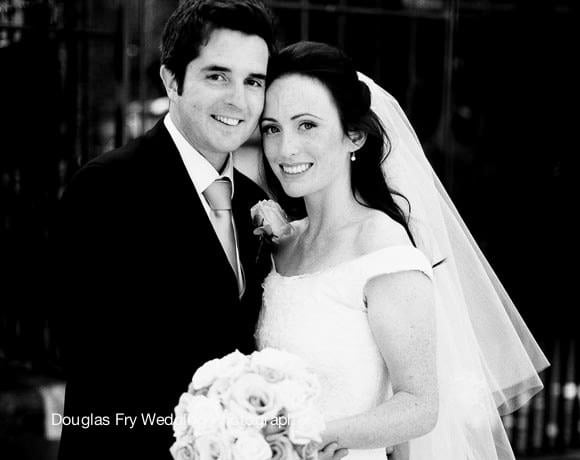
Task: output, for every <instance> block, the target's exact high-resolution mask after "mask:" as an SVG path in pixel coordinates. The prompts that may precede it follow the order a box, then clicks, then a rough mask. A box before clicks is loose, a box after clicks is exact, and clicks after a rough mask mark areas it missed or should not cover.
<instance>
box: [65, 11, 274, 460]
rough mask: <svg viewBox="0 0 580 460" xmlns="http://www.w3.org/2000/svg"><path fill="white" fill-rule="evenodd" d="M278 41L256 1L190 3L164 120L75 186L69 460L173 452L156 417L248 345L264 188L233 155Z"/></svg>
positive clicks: (69, 272) (71, 191) (68, 299)
mask: <svg viewBox="0 0 580 460" xmlns="http://www.w3.org/2000/svg"><path fill="white" fill-rule="evenodd" d="M273 48H274V45H273V30H272V19H271V16H270V14H269V12H268V11H267V9H266V8H265V7H264V5H263V4H262V3H261V2H260V1H259V0H236V1H228V0H193V1H185V2H183V3H182V4H181V5H180V6H179V7H178V9H177V10H176V11H175V13H174V14H173V15H172V16H171V18H170V19H169V21H168V23H167V25H166V28H165V31H164V34H163V39H162V59H161V62H162V66H161V78H162V80H163V83H164V85H165V89H166V90H167V95H168V97H169V100H170V108H169V114H168V115H167V116H166V117H165V118H164V119H163V120H161V121H160V122H159V123H157V125H156V126H155V127H154V128H153V129H152V130H151V131H149V132H148V133H146V134H145V135H144V136H142V137H141V138H138V139H136V140H135V141H133V142H131V143H129V144H128V145H126V146H123V147H121V148H119V149H117V150H114V151H112V152H109V153H106V154H103V155H101V156H99V157H98V158H97V159H95V160H93V161H92V162H90V163H89V164H88V165H86V166H85V167H84V168H82V169H81V170H80V171H79V172H78V173H77V175H76V176H75V177H74V178H73V180H72V181H71V183H70V184H69V187H68V189H67V191H66V193H65V195H64V196H63V200H62V203H61V204H62V206H61V212H62V218H61V225H60V231H59V238H58V243H59V244H58V250H59V252H58V257H59V258H60V260H61V261H62V262H63V277H62V279H63V280H64V281H63V284H64V286H63V288H62V289H61V292H64V293H65V294H64V295H63V296H62V299H61V300H62V301H63V304H64V305H65V306H66V307H67V308H66V312H65V314H64V315H63V321H62V328H63V331H64V332H63V336H64V337H65V341H64V357H65V364H66V366H67V369H68V380H67V391H66V402H65V418H64V422H65V423H64V427H63V435H62V442H61V449H60V457H59V458H60V459H61V460H78V459H81V458H82V459H97V458H98V459H99V460H102V459H104V458H106V459H117V458H118V459H121V458H122V459H127V458H151V459H163V458H170V454H169V447H170V446H171V444H172V429H171V426H170V424H169V425H163V423H164V422H165V421H167V419H165V420H160V419H156V420H155V421H153V422H151V420H152V417H155V416H163V417H167V416H170V415H172V413H173V408H174V406H175V405H176V404H177V402H178V399H179V396H180V394H181V393H182V392H184V391H186V390H187V386H188V383H189V382H190V380H191V376H192V374H193V372H194V371H195V369H196V368H197V367H199V366H200V365H201V364H202V363H204V362H205V361H207V360H209V359H213V358H217V357H221V356H223V355H225V354H227V353H229V352H232V351H234V350H235V349H239V350H240V351H242V352H250V351H251V350H252V348H253V332H254V327H255V323H256V320H257V313H258V311H259V307H260V303H261V302H260V294H261V291H260V283H261V280H262V278H263V276H264V274H265V271H267V269H268V267H267V266H264V265H263V264H256V258H257V255H258V254H257V252H258V241H257V239H256V237H254V236H253V235H252V228H251V218H250V207H251V206H252V205H254V204H255V203H256V202H257V201H258V200H260V199H264V198H265V195H264V193H263V192H262V191H261V190H260V189H259V187H258V186H256V185H255V184H254V183H253V182H251V181H250V180H249V179H247V178H246V177H244V176H243V175H241V174H240V173H239V172H237V171H236V170H234V169H233V163H232V157H231V152H232V151H233V150H236V149H237V148H238V147H240V145H242V143H244V142H245V141H246V140H247V139H248V138H249V137H250V135H251V133H252V132H253V131H254V129H255V127H256V125H257V122H258V117H259V116H260V113H261V111H262V107H263V103H264V85H265V76H266V68H267V61H268V56H269V53H271V52H272V51H273ZM230 207H231V209H232V210H231V211H230V210H229V208H230ZM83 417H84V419H83ZM83 420H84V421H85V422H86V423H84V424H83V423H82V422H83Z"/></svg>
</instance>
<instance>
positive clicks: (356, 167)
mask: <svg viewBox="0 0 580 460" xmlns="http://www.w3.org/2000/svg"><path fill="white" fill-rule="evenodd" d="M284 75H303V76H306V77H310V78H314V79H316V80H318V81H319V82H321V83H322V84H323V85H324V86H325V87H326V88H327V89H328V90H329V92H330V94H331V96H332V99H333V101H334V103H335V105H336V107H337V109H338V113H339V117H340V121H341V124H342V128H343V130H344V132H345V133H348V132H351V131H360V132H363V133H365V134H366V136H367V138H366V142H365V143H364V145H363V147H361V148H360V149H359V150H358V151H357V153H356V161H353V162H352V163H351V166H352V169H351V188H352V193H353V195H354V197H355V199H356V200H357V201H358V202H359V203H360V204H362V205H363V206H367V207H369V208H373V209H377V210H379V211H382V212H384V213H385V214H387V215H388V216H389V217H390V218H391V219H393V220H394V221H396V222H398V223H399V224H401V225H402V226H403V228H404V229H405V231H406V232H407V235H409V238H410V239H411V242H412V243H413V245H414V246H416V244H415V239H414V238H413V235H412V234H411V231H410V229H409V223H408V218H407V215H405V213H404V212H403V210H402V209H401V208H400V207H399V205H398V204H397V203H396V202H395V200H394V198H393V196H394V195H396V196H399V197H401V198H403V199H404V200H405V201H406V202H407V204H408V206H409V211H410V204H409V201H408V200H407V199H406V198H405V197H404V196H403V195H401V194H400V193H398V192H396V191H395V190H392V189H390V188H389V186H388V185H387V182H386V179H385V177H384V175H383V170H382V168H381V164H382V163H383V161H385V159H386V158H387V156H388V154H389V152H390V148H391V144H390V141H389V138H388V136H387V134H386V132H385V128H384V127H383V125H382V123H381V121H380V120H379V118H378V117H377V115H376V114H375V113H374V112H373V111H372V110H371V96H370V91H369V88H368V86H367V85H366V84H365V83H363V82H361V81H359V79H358V76H357V73H356V70H355V68H354V66H353V64H352V62H351V60H350V59H349V58H348V57H347V56H346V55H345V54H344V53H343V52H342V51H340V50H339V49H337V48H334V47H332V46H329V45H326V44H324V43H317V42H298V43H296V44H294V45H290V46H288V47H286V48H284V49H283V50H282V51H280V53H278V54H277V55H275V56H272V57H271V58H270V61H269V63H268V73H267V78H266V86H267V87H269V86H270V85H271V84H272V82H274V80H277V79H279V78H280V77H283V76H284ZM264 168H265V176H266V177H265V178H266V183H267V185H268V187H269V189H270V191H271V192H272V194H273V195H274V198H275V199H276V200H277V201H278V202H279V203H280V205H281V206H282V207H283V208H284V209H285V210H286V212H287V213H288V215H289V216H290V217H291V218H293V219H299V218H302V217H305V216H306V209H305V206H304V199H303V198H291V197H289V196H288V195H286V194H285V193H284V190H283V189H282V186H281V184H280V182H279V181H278V179H277V178H276V176H275V175H274V172H273V171H272V169H271V168H270V165H269V164H268V162H267V160H266V159H264ZM359 198H360V199H359Z"/></svg>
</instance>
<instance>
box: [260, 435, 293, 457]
mask: <svg viewBox="0 0 580 460" xmlns="http://www.w3.org/2000/svg"><path fill="white" fill-rule="evenodd" d="M266 441H268V444H269V445H270V449H271V451H272V457H271V460H297V459H299V456H298V453H297V452H296V450H295V448H294V446H293V445H292V443H291V442H290V440H289V439H288V438H287V437H286V436H285V435H283V434H277V435H272V436H268V437H267V438H266Z"/></svg>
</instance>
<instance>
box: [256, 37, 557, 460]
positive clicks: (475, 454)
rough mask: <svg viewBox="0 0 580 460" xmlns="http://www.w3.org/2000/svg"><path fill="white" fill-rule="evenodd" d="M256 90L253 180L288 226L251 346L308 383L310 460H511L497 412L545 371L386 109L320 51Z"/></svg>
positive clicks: (387, 104) (531, 388)
mask: <svg viewBox="0 0 580 460" xmlns="http://www.w3.org/2000/svg"><path fill="white" fill-rule="evenodd" d="M267 85H268V87H267V92H266V105H265V109H264V113H263V116H262V119H261V125H260V126H261V131H262V142H263V148H264V153H265V156H266V159H267V165H266V172H267V177H268V180H269V185H270V187H271V189H272V191H273V192H274V195H275V197H276V198H277V200H278V201H279V202H280V203H281V205H282V206H283V207H284V208H285V210H286V211H287V212H288V213H289V214H290V215H291V216H294V217H296V218H297V220H295V221H293V222H292V227H293V231H292V232H291V234H290V236H289V237H286V238H285V239H283V240H281V243H280V244H279V246H278V249H277V251H276V253H275V254H274V267H273V270H272V271H271V273H270V274H269V275H268V277H267V278H266V280H265V282H264V298H263V307H262V311H261V314H260V320H259V323H258V327H257V330H256V338H257V342H258V346H259V348H264V347H276V348H281V349H285V350H287V351H289V352H292V353H294V354H297V355H299V356H302V357H303V358H304V359H305V360H306V362H307V363H309V365H310V366H311V368H312V369H313V370H314V371H315V372H316V373H317V374H318V376H319V378H320V381H321V385H322V395H321V397H320V399H319V401H318V403H319V406H320V408H321V410H322V411H323V413H324V415H325V418H326V420H327V429H326V432H325V433H324V435H323V441H324V442H323V444H324V445H326V446H332V448H328V447H327V448H326V449H324V450H322V451H321V452H320V454H321V458H333V456H334V458H339V457H340V456H342V455H344V453H347V452H348V455H347V458H348V459H349V460H351V459H352V460H356V459H360V460H373V459H377V460H378V459H384V458H385V457H386V451H385V448H386V447H387V446H395V445H401V446H404V447H405V453H404V455H405V456H407V458H410V459H411V460H428V459H429V460H432V459H444V460H465V459H474V460H493V459H501V460H503V459H513V458H514V456H513V453H512V450H511V447H510V445H509V442H508V439H507V436H506V434H505V431H504V430H503V426H502V423H501V419H500V415H503V414H506V413H509V412H511V411H513V410H515V409H517V408H518V407H519V406H521V405H522V404H523V403H524V402H525V401H527V400H528V399H529V398H530V397H532V396H533V395H534V394H535V393H536V392H538V391H540V390H541V388H542V384H541V381H540V379H539V377H538V374H537V372H538V371H540V370H542V369H543V368H545V367H546V366H547V365H548V363H547V361H546V359H545V357H544V355H543V354H542V352H541V350H540V349H539V348H538V346H537V345H536V343H535V341H534V339H533V337H532V336H531V335H530V333H529V331H528V329H527V328H526V326H525V324H524V323H523V321H522V320H521V318H520V316H519V314H518V312H517V310H516V309H515V307H514V306H513V304H512V303H511V301H510V299H509V297H508V296H507V294H506V292H505V291H504V290H503V287H502V286H501V284H500V282H499V281H498V279H497V278H496V276H495V274H494V272H493V270H492V269H491V268H490V267H489V265H488V264H487V261H486V260H485V258H484V256H483V255H482V254H481V252H480V251H479V249H478V247H477V245H476V244H475V242H474V241H473V239H472V237H471V235H470V234H469V232H468V230H467V229H466V228H465V226H464V224H463V221H462V220H461V218H460V217H459V215H458V214H457V211H456V210H455V208H454V206H453V204H452V203H451V201H450V200H449V197H448V196H447V194H446V193H445V191H444V189H443V187H442V186H441V184H440V182H439V181H438V179H437V178H436V176H435V175H434V173H433V171H432V169H431V167H430V165H429V163H428V162H427V160H426V158H425V156H424V154H423V151H422V149H421V146H420V144H419V142H418V140H417V138H416V136H415V133H414V131H413V129H412V128H411V126H410V125H409V122H408V121H407V119H406V117H405V115H404V114H403V112H402V111H401V109H400V108H399V106H398V104H397V103H396V101H395V100H394V99H393V98H392V97H391V96H390V95H389V94H388V93H386V92H385V91H383V90H382V89H381V88H379V87H378V86H377V85H375V84H374V83H373V82H372V81H371V80H370V79H368V78H366V77H364V76H363V75H360V74H359V75H357V73H356V71H355V70H354V67H353V66H352V64H351V62H350V60H349V59H348V58H347V57H346V56H345V55H344V54H343V53H342V52H341V51H339V50H337V49H335V48H332V47H330V46H328V45H324V44H320V43H313V42H300V43H297V44H295V45H291V46H289V47H287V48H285V49H284V50H283V51H282V52H281V53H280V54H279V55H277V56H275V57H273V58H271V62H270V64H269V68H268V82H267ZM335 447H336V448H337V449H336V450H335ZM345 449H348V451H347V450H345ZM402 450H403V449H402ZM402 450H401V452H402Z"/></svg>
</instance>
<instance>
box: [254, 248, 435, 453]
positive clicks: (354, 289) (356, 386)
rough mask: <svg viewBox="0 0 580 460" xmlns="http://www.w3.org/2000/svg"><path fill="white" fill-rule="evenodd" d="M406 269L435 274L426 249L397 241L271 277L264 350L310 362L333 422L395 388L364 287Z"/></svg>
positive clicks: (260, 335)
mask: <svg viewBox="0 0 580 460" xmlns="http://www.w3.org/2000/svg"><path fill="white" fill-rule="evenodd" d="M404 270H420V271H421V272H423V273H425V274H426V275H427V276H429V277H431V276H432V270H431V267H430V265H429V263H428V261H427V259H426V258H425V257H424V256H423V254H421V252H420V251H419V250H417V249H415V248H413V247H412V246H393V247H387V248H384V249H382V250H379V251H375V252H372V253H369V254H366V255H364V256H362V257H359V258H356V259H354V260H350V261H346V262H344V263H341V264H339V265H337V266H334V267H332V268H329V269H327V270H323V271H319V272H316V273H311V274H305V275H299V276H283V275H281V274H279V273H278V272H277V271H276V270H275V268H274V269H273V270H272V271H271V272H270V274H269V275H268V276H267V278H266V280H265V281H264V301H263V306H262V311H261V314H260V320H259V323H258V328H257V331H256V340H257V343H258V347H259V348H260V349H261V348H265V347H273V348H279V349H283V350H286V351H288V352H291V353H294V354H295V355H298V356H300V357H302V358H303V359H304V360H305V361H306V363H307V364H308V365H309V367H310V368H311V370H312V371H314V372H315V374H316V375H317V376H318V378H319V381H320V384H321V394H320V397H319V399H318V401H317V406H318V408H319V409H320V410H321V411H322V413H323V415H324V416H325V418H326V419H327V420H332V419H337V418H341V417H346V416H350V415H355V414H359V413H361V412H365V411H367V410H369V409H372V408H373V407H375V406H377V405H379V404H380V403H381V402H383V401H384V400H385V398H386V397H388V395H390V394H391V393H392V391H391V390H390V386H389V376H388V370H387V367H386V366H385V363H384V361H383V358H382V356H381V354H380V352H379V349H378V348H377V345H376V344H375V340H374V338H373V335H372V332H371V329H370V327H369V323H368V321H367V314H366V306H365V304H364V299H363V288H364V285H365V283H366V281H367V280H369V279H370V278H372V277H373V276H377V275H380V274H384V273H394V272H398V271H404ZM385 457H386V455H385V449H373V450H351V451H350V454H349V455H348V457H347V458H348V459H349V460H358V459H360V460H363V459H364V460H374V459H377V460H378V459H382V460H384V459H385Z"/></svg>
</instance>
